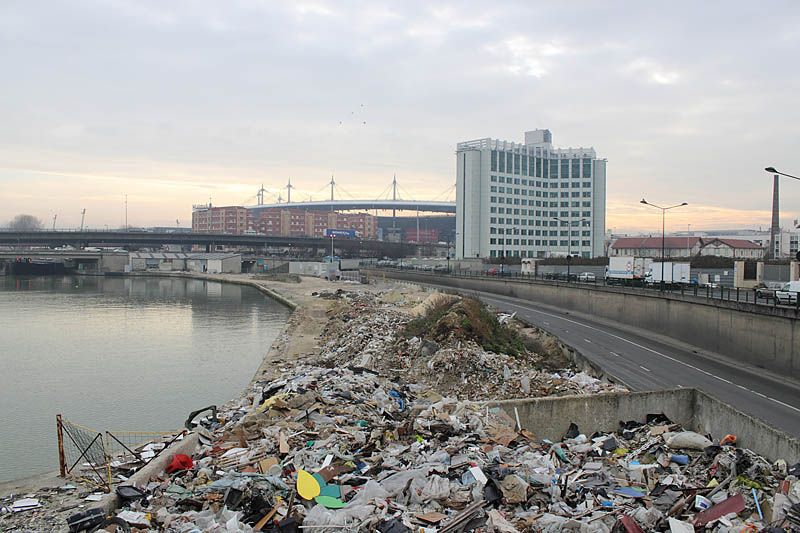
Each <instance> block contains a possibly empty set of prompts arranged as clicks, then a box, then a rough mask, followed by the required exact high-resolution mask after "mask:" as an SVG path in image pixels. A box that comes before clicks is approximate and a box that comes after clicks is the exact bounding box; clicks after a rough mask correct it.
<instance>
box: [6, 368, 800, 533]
mask: <svg viewBox="0 0 800 533" xmlns="http://www.w3.org/2000/svg"><path fill="white" fill-rule="evenodd" d="M219 416H220V417H221V418H220V419H219V420H206V421H205V425H206V426H207V427H206V428H200V429H199V431H200V432H201V435H202V437H201V441H202V443H203V444H202V446H201V447H200V449H199V450H198V451H197V453H196V454H195V455H194V458H193V460H190V461H189V462H188V463H181V461H177V462H176V464H177V465H178V468H177V469H176V470H175V471H174V472H172V473H171V474H167V473H164V474H162V475H161V476H160V477H158V478H154V479H151V480H150V481H149V482H148V483H146V484H145V485H143V486H140V487H138V489H140V493H139V494H140V496H138V497H136V496H135V494H134V496H133V497H131V496H129V497H127V498H125V499H124V506H123V508H122V509H121V510H120V511H118V514H117V516H118V517H119V518H122V519H124V520H126V521H127V522H128V523H130V524H132V525H135V526H136V527H139V528H141V529H142V530H151V531H168V532H189V531H211V532H229V531H245V532H247V531H273V532H286V531H299V528H300V526H301V525H302V526H303V528H304V529H307V528H309V526H313V528H312V530H313V531H343V530H344V531H382V532H393V533H399V532H410V531H425V532H427V533H432V532H440V533H445V532H454V531H471V530H479V531H500V532H514V531H547V532H555V531H582V532H583V531H586V532H610V531H612V530H613V528H615V527H616V528H621V529H618V530H624V531H630V532H637V531H673V532H675V531H677V532H682V531H694V528H695V527H696V528H697V529H698V530H702V529H703V528H710V530H711V531H718V532H733V531H742V530H743V528H747V527H749V528H751V529H749V530H753V531H757V530H760V528H763V527H766V526H767V524H770V523H772V524H779V523H783V522H784V521H785V522H786V523H788V521H791V520H795V518H793V517H794V516H796V515H797V511H798V509H800V482H798V481H797V475H798V474H800V465H794V466H792V467H788V466H787V465H786V464H785V463H784V462H781V461H779V462H777V463H775V464H770V463H769V462H768V461H766V460H765V459H763V458H761V457H759V456H757V455H755V454H753V453H751V452H748V451H747V450H743V449H739V448H736V447H735V437H734V436H724V438H723V440H722V441H721V442H723V443H724V444H722V445H720V444H715V442H714V441H712V440H709V438H708V437H707V436H703V435H699V434H696V433H693V432H690V431H683V430H682V429H681V428H680V427H679V426H677V425H675V424H673V423H672V422H671V421H670V420H668V419H667V418H666V417H665V416H664V415H650V416H648V418H647V420H645V421H624V422H620V426H619V430H618V431H616V432H615V433H609V434H604V433H596V434H591V435H586V434H583V433H581V431H580V428H578V427H577V426H575V425H574V424H572V425H570V424H569V423H568V422H565V428H564V429H565V434H564V437H563V439H562V440H561V441H559V442H551V441H548V440H546V439H541V438H537V436H536V435H535V433H533V432H531V431H528V430H524V429H520V428H519V427H518V426H517V425H516V422H515V421H514V420H513V419H512V418H511V417H509V416H508V415H507V414H506V413H505V412H504V411H502V410H501V409H499V408H491V407H488V406H487V405H485V404H481V403H476V402H468V401H458V400H454V399H447V398H445V399H441V400H437V401H432V400H430V399H428V398H426V397H425V394H424V389H421V388H418V387H413V386H403V385H400V384H398V383H394V382H391V381H389V380H387V379H385V378H382V377H380V376H378V375H376V374H375V373H373V372H370V371H368V370H366V369H363V368H359V367H352V368H321V367H313V366H301V367H298V368H295V369H292V370H289V369H283V370H281V371H280V373H279V374H278V375H276V376H275V378H274V379H271V380H269V381H264V382H258V383H256V384H255V385H254V387H253V389H252V390H251V391H250V393H249V394H248V395H247V396H245V397H244V398H242V399H241V400H240V401H239V402H238V403H237V404H235V405H233V406H230V407H229V408H228V409H227V410H226V411H224V412H222V413H220V415H219ZM534 431H535V428H534ZM189 465H191V466H189ZM168 470H169V469H168ZM120 489H122V487H118V491H119V490H120ZM22 505H28V504H27V503H23V504H22ZM793 506H798V507H793ZM36 512H38V511H37V510H36V509H34V510H30V511H25V513H36ZM793 513H794V514H793ZM13 519H14V516H12V517H11V518H10V520H13ZM8 524H9V525H10V527H9V526H8V525H7V524H6V523H4V522H0V526H2V527H3V528H4V529H9V530H12V531H13V530H14V525H13V524H14V523H13V522H9V523H8ZM798 525H800V524H798ZM775 531H788V529H783V530H781V529H778V530H775Z"/></svg>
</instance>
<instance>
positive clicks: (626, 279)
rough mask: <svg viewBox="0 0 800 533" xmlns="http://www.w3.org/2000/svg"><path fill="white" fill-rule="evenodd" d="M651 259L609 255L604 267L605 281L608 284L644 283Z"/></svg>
mask: <svg viewBox="0 0 800 533" xmlns="http://www.w3.org/2000/svg"><path fill="white" fill-rule="evenodd" d="M652 262H653V260H652V259H650V258H648V257H633V256H620V257H610V258H609V259H608V267H607V268H606V283H608V284H610V285H614V284H617V285H640V284H642V283H644V280H645V278H646V277H647V272H648V271H649V270H650V265H651V264H652Z"/></svg>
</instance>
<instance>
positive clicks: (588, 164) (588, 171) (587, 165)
mask: <svg viewBox="0 0 800 533" xmlns="http://www.w3.org/2000/svg"><path fill="white" fill-rule="evenodd" d="M581 177H583V178H591V177H592V160H591V159H584V160H583V176H581Z"/></svg>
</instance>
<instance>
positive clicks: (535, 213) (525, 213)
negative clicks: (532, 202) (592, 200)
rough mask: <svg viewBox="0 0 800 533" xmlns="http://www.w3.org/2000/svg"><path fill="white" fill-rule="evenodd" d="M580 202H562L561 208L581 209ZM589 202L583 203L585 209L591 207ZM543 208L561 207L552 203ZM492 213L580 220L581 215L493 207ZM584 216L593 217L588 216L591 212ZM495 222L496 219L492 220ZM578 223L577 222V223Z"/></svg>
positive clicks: (576, 213)
mask: <svg viewBox="0 0 800 533" xmlns="http://www.w3.org/2000/svg"><path fill="white" fill-rule="evenodd" d="M578 204H579V202H572V203H571V205H570V202H561V207H562V208H565V207H580V205H578ZM587 204H589V202H583V206H584V207H591V206H590V205H587ZM542 207H559V205H558V202H550V205H549V206H547V205H544V206H542ZM490 212H491V213H492V214H494V213H499V214H501V215H503V214H508V215H522V216H537V217H548V216H549V217H575V218H578V217H579V216H581V215H580V213H581V212H580V211H542V210H540V209H524V208H522V209H521V208H519V207H513V208H512V207H493V208H492V209H491V210H490ZM583 213H584V216H591V215H586V213H590V211H583ZM492 220H494V219H492ZM576 223H577V221H576Z"/></svg>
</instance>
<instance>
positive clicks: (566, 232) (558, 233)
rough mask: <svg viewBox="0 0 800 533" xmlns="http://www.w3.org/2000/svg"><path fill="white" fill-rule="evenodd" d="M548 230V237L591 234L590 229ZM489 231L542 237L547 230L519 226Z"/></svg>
mask: <svg viewBox="0 0 800 533" xmlns="http://www.w3.org/2000/svg"><path fill="white" fill-rule="evenodd" d="M544 225H545V226H546V225H547V224H544ZM537 226H538V224H537ZM549 231H550V233H549V236H550V237H558V236H561V237H568V236H570V235H571V236H573V237H580V236H583V237H591V236H592V232H591V231H590V230H582V231H579V230H572V233H570V232H569V230H549ZM489 233H490V234H492V235H495V234H497V233H499V234H501V235H502V234H503V233H505V234H506V235H536V236H537V237H538V236H540V235H541V236H543V237H547V236H548V232H547V230H538V229H537V230H532V229H530V230H529V229H524V228H522V229H520V228H489Z"/></svg>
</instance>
